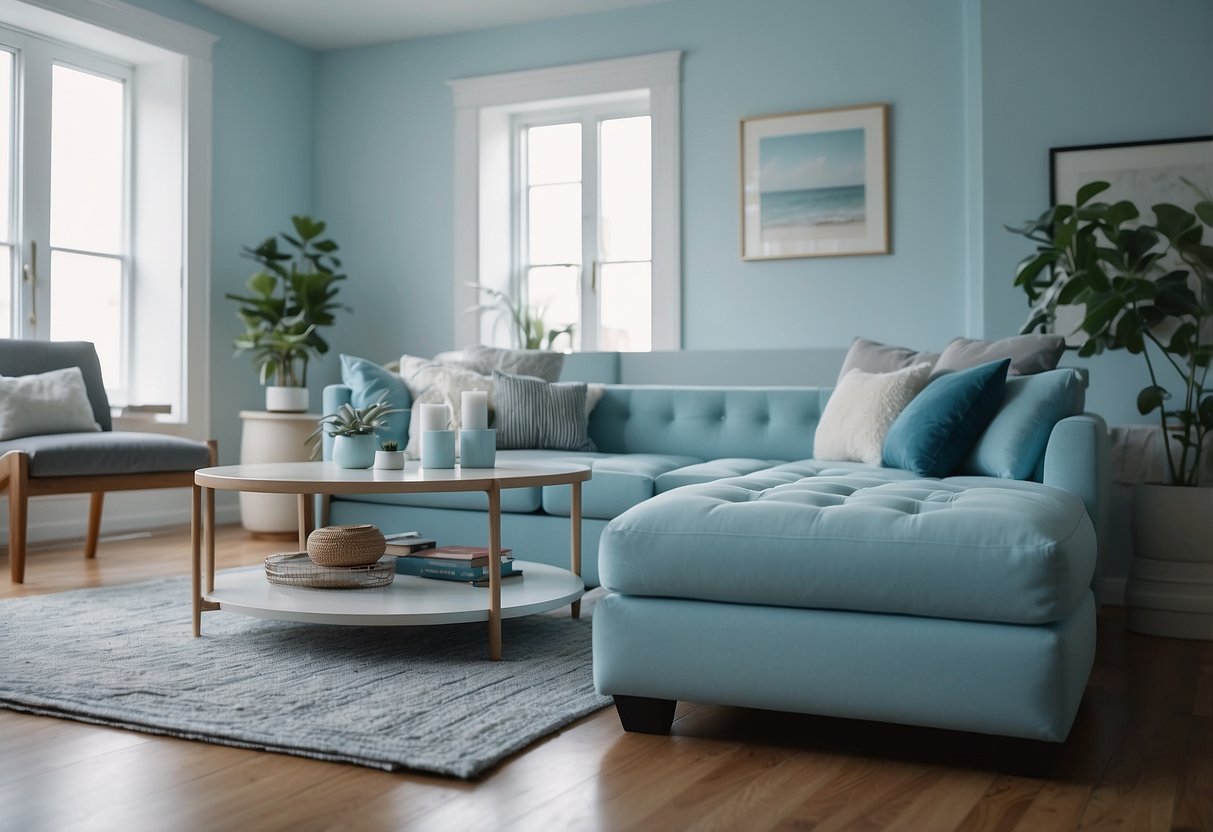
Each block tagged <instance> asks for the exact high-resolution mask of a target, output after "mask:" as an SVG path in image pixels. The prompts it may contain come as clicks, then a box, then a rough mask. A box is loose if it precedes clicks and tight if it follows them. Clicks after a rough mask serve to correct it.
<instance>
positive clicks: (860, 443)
mask: <svg viewBox="0 0 1213 832" xmlns="http://www.w3.org/2000/svg"><path fill="white" fill-rule="evenodd" d="M931 366H932V365H931V363H930V362H927V361H924V362H920V363H918V364H914V365H913V366H910V367H905V368H903V369H900V370H894V371H893V372H891V373H868V372H864V371H863V370H851V371H850V372H848V373H847V374H846V375H844V376H843V377H842V378H841V379H839V381H838V386H837V387H835V388H834V392H833V393H831V394H830V399H829V401H827V402H826V407H825V411H824V412H823V413H822V414H821V419H820V421H818V423H817V433H816V435H815V436H814V437H813V457H814V459H826V460H845V461H851V462H864V463H867V464H868V465H879V464H880V458H881V453H882V451H883V449H884V438H885V434H887V433H888V432H889V428H890V427H891V426H892V424H893V422H894V421H895V420H896V419H897V416H898V415H899V414H900V413H901V411H902V410H904V409H905V407H906V405H908V404H909V403H910V401H911V400H912V399H913V398H914V397H915V396H917V395H918V393H919V392H920V391H921V390H922V388H923V387H925V386H926V384H927V377H928V376H929V375H930V374H931Z"/></svg>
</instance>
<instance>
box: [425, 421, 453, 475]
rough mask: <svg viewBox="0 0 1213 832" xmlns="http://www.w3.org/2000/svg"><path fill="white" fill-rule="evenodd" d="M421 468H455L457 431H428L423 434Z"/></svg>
mask: <svg viewBox="0 0 1213 832" xmlns="http://www.w3.org/2000/svg"><path fill="white" fill-rule="evenodd" d="M421 467H422V468H454V467H455V431H453V430H427V431H422V433H421Z"/></svg>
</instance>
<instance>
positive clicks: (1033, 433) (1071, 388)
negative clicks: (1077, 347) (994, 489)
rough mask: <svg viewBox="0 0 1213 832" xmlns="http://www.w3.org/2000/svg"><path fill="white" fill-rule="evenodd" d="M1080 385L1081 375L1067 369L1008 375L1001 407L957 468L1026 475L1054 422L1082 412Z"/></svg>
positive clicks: (1011, 476) (993, 474)
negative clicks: (1009, 376)
mask: <svg viewBox="0 0 1213 832" xmlns="http://www.w3.org/2000/svg"><path fill="white" fill-rule="evenodd" d="M1085 388H1086V384H1085V383H1084V381H1083V377H1082V374H1081V373H1079V372H1078V371H1077V370H1073V369H1068V368H1066V369H1061V370H1049V371H1048V372H1045V373H1038V374H1037V375H1032V376H1013V377H1011V378H1008V379H1007V389H1006V396H1005V397H1004V398H1003V401H1002V406H1001V407H999V409H998V412H997V413H995V414H994V420H993V421H992V422H990V426H989V427H988V428H986V430H985V433H983V434H982V435H981V437H980V438H979V439H978V440H977V444H976V445H975V446H974V447H973V450H972V451H970V453H969V455H968V456H967V457H965V460H964V462H962V463H961V464H960V472H961V473H963V474H980V475H983V476H987V477H1002V478H1003V479H1013V480H1026V479H1029V478H1030V477H1031V476H1032V473H1033V472H1034V471H1035V470H1036V465H1037V463H1039V462H1040V457H1041V455H1042V454H1044V452H1045V445H1047V444H1048V443H1049V434H1051V433H1052V432H1053V426H1054V425H1055V424H1057V423H1058V422H1059V421H1061V420H1062V419H1064V418H1065V417H1067V416H1076V415H1078V414H1079V413H1082V409H1083V406H1084V404H1085V399H1086V392H1085Z"/></svg>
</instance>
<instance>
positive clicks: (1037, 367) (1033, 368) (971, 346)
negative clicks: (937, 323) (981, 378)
mask: <svg viewBox="0 0 1213 832" xmlns="http://www.w3.org/2000/svg"><path fill="white" fill-rule="evenodd" d="M1065 349H1066V339H1065V338H1063V337H1062V336H1060V335H1013V336H1011V337H1010V338H1002V339H1001V340H998V341H979V340H975V339H973V338H953V339H952V340H951V341H950V342H949V343H948V345H947V346H946V347H944V350H943V353H942V354H941V355H940V356H939V360H938V361H937V362H935V369H933V370H932V371H931V378H938V377H939V376H941V375H943V374H944V373H952V372H956V371H957V370H967V369H969V368H970V367H978V366H980V365H982V364H989V363H990V362H991V361H1001V360H1003V359H1004V358H1009V359H1011V369H1010V370H1008V371H1007V375H1010V376H1030V375H1033V374H1035V373H1043V372H1046V371H1048V370H1052V369H1055V368H1056V367H1057V362H1058V361H1060V360H1061V356H1062V353H1064V352H1065Z"/></svg>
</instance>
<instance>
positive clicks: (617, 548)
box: [599, 460, 1096, 624]
mask: <svg viewBox="0 0 1213 832" xmlns="http://www.w3.org/2000/svg"><path fill="white" fill-rule="evenodd" d="M1095 561H1096V541H1095V531H1094V528H1093V526H1092V524H1091V521H1090V519H1089V518H1088V517H1087V514H1086V510H1085V508H1084V507H1083V503H1082V500H1080V499H1079V498H1078V497H1076V496H1074V495H1073V494H1071V493H1069V492H1066V491H1062V490H1060V489H1057V488H1052V487H1049V486H1045V485H1041V484H1039V483H1033V482H1021V481H1016V480H1000V479H994V478H990V477H952V478H948V479H942V480H939V479H921V478H917V477H915V476H914V475H913V474H911V473H909V472H906V471H901V470H896V469H888V468H877V467H869V466H863V465H859V464H848V463H833V462H815V461H812V460H809V461H805V462H797V463H789V464H786V465H780V466H777V467H775V468H770V469H767V470H765V471H761V472H757V473H755V474H751V475H748V476H743V477H735V478H732V479H726V480H721V481H718V482H715V483H707V484H702V485H689V486H686V487H685V488H679V489H677V490H674V491H669V492H666V493H664V494H659V495H657V496H656V497H654V498H653V499H651V500H648V501H646V502H644V503H642V504H640V505H638V506H635V507H634V508H632V509H630V510H628V511H627V512H626V513H624V514H622V515H621V516H619V517H617V518H616V519H615V520H613V521H612V522H611V523H610V524H609V525H608V526H607V528H606V530H605V531H604V532H603V534H602V539H601V542H600V544H599V573H600V576H601V579H602V583H603V585H604V586H606V587H607V588H608V589H611V590H613V591H616V592H620V593H624V594H627V595H645V596H664V597H672V598H691V599H699V600H705V601H723V602H731V603H740V604H757V605H771V606H783V607H802V608H811V609H841V610H856V611H863V612H879V613H898V614H905V615H916V616H932V617H938V618H952V619H963V620H971V621H992V622H1006V623H1015V624H1042V623H1047V622H1053V621H1060V620H1062V619H1064V618H1066V617H1067V616H1068V615H1070V613H1071V612H1072V611H1073V610H1074V609H1075V608H1076V607H1077V606H1078V605H1079V604H1080V602H1081V601H1082V599H1083V598H1084V597H1086V594H1087V591H1088V584H1089V583H1090V581H1091V576H1092V573H1093V571H1094V568H1095Z"/></svg>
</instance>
